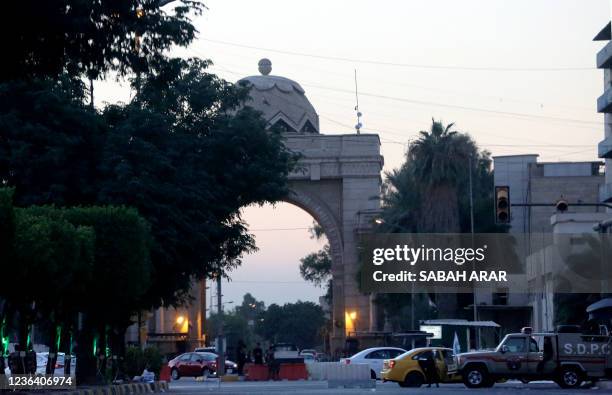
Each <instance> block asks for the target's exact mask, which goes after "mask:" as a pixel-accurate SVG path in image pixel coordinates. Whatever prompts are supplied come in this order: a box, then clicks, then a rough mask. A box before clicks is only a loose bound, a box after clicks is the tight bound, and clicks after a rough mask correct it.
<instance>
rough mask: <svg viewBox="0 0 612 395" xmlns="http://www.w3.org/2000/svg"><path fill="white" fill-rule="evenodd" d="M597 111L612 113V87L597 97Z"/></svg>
mask: <svg viewBox="0 0 612 395" xmlns="http://www.w3.org/2000/svg"><path fill="white" fill-rule="evenodd" d="M597 112H603V113H612V88H608V89H606V91H605V92H604V94H603V95H601V96H599V98H598V99H597Z"/></svg>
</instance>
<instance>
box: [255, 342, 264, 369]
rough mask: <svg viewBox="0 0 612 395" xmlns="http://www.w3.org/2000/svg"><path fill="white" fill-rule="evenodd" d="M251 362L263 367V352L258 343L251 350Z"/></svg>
mask: <svg viewBox="0 0 612 395" xmlns="http://www.w3.org/2000/svg"><path fill="white" fill-rule="evenodd" d="M253 362H254V363H255V365H263V350H262V349H261V344H260V343H259V342H258V343H257V344H256V345H255V348H254V349H253Z"/></svg>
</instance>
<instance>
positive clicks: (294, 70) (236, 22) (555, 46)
mask: <svg viewBox="0 0 612 395" xmlns="http://www.w3.org/2000/svg"><path fill="white" fill-rule="evenodd" d="M205 4H206V6H207V7H208V10H207V11H206V12H205V13H204V15H202V16H200V17H198V18H197V19H196V21H195V22H196V26H197V27H198V29H199V31H200V33H199V38H198V39H197V40H196V41H194V42H193V43H192V45H191V46H190V47H189V48H188V49H186V50H185V49H178V50H176V54H177V55H180V56H188V57H202V58H210V59H212V61H213V62H214V66H213V67H211V71H212V72H214V73H216V74H218V75H220V76H221V77H223V78H225V79H227V80H230V81H236V80H238V79H240V78H242V77H244V76H248V75H253V74H257V61H258V60H259V59H261V58H263V57H267V58H269V59H271V61H272V74H274V75H281V76H284V77H287V78H291V79H293V80H295V81H297V82H299V83H300V84H301V85H302V86H303V87H304V89H305V90H306V95H307V96H308V98H309V99H310V101H311V102H312V104H313V105H314V107H315V109H316V110H317V112H318V114H319V117H320V129H321V132H322V133H325V134H340V133H353V132H354V129H353V125H354V124H355V123H356V119H355V114H354V106H355V94H354V89H355V87H354V70H355V69H357V73H358V84H359V91H360V96H359V106H360V110H361V111H362V112H363V114H364V115H363V120H362V122H363V124H364V128H363V131H364V132H367V133H378V134H379V135H380V138H381V142H382V153H383V155H384V157H385V169H386V170H390V169H393V168H396V167H398V166H399V165H401V163H402V161H403V154H404V151H405V148H406V145H407V143H408V142H409V141H410V139H414V138H415V136H416V134H417V133H418V131H419V130H423V129H427V128H428V127H429V125H430V124H431V118H432V117H434V118H436V119H441V120H443V121H444V122H447V123H450V122H455V125H456V129H457V130H460V131H463V132H468V133H470V134H471V135H472V137H473V138H474V139H475V140H476V142H477V143H478V145H479V146H480V147H481V148H483V149H487V150H489V151H490V152H491V153H492V154H493V155H507V154H521V153H537V154H540V160H541V161H580V160H596V159H597V154H596V152H597V143H598V142H599V141H600V140H601V139H602V136H603V115H601V114H598V113H597V112H596V99H597V97H598V96H599V95H601V92H602V91H603V73H602V71H601V70H598V69H596V68H595V55H596V53H597V51H598V50H599V49H600V48H601V47H602V43H600V42H593V41H592V39H593V37H594V36H595V34H597V32H599V30H600V29H601V28H602V27H603V26H604V25H605V24H606V23H607V22H608V21H609V20H610V8H609V1H608V0H512V1H510V0H467V1H456V0H430V1H426V2H425V1H380V0H379V1H373V0H370V1H355V0H351V1H349V0H346V1H345V0H334V1H329V0H327V1H323V0H311V1H307V2H295V1H286V0H285V1H281V0H263V1H257V2H255V1H252V0H251V1H248V0H206V1H205ZM129 95H130V91H129V89H128V87H127V83H123V84H122V83H116V82H98V83H96V104H97V105H99V106H100V105H102V104H103V103H104V102H116V101H127V100H128V99H129ZM244 219H245V220H246V221H247V222H248V223H249V224H250V226H251V229H252V230H253V233H254V234H255V236H256V239H257V243H258V246H259V248H260V251H259V252H258V253H255V254H253V255H250V256H248V257H246V258H245V259H244V264H243V266H242V267H241V268H239V269H238V270H236V271H235V272H234V273H233V274H232V277H233V280H234V281H233V282H231V283H230V284H227V285H225V288H224V292H223V293H224V295H225V298H226V299H225V300H227V301H234V302H235V303H240V301H241V299H242V295H243V294H244V293H245V292H251V293H252V294H253V295H254V296H255V297H256V298H258V299H261V300H264V301H265V302H266V304H270V303H285V302H292V301H296V300H298V299H301V300H312V301H318V297H319V296H320V295H322V294H323V293H324V290H322V289H320V288H315V287H313V286H311V285H309V284H306V283H305V282H304V281H303V280H302V279H301V278H300V275H299V270H298V266H299V258H301V257H302V256H304V255H306V254H307V253H309V252H314V251H316V250H317V249H319V248H320V247H321V246H322V243H321V242H316V241H314V240H311V239H310V237H309V233H308V231H307V230H306V228H308V227H309V226H310V225H311V224H312V218H311V217H310V216H309V215H308V214H307V213H305V212H303V211H301V210H300V209H298V208H295V207H293V206H290V205H288V204H279V205H277V207H276V209H274V208H272V207H271V206H266V207H263V208H258V207H250V208H247V209H245V210H244ZM296 228H297V229H296Z"/></svg>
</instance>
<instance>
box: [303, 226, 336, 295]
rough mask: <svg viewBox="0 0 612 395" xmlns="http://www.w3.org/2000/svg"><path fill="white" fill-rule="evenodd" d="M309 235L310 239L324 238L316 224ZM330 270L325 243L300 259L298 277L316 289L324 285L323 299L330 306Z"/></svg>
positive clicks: (329, 252) (330, 264)
mask: <svg viewBox="0 0 612 395" xmlns="http://www.w3.org/2000/svg"><path fill="white" fill-rule="evenodd" d="M310 233H311V235H312V236H311V238H313V239H316V240H320V239H321V238H322V237H324V236H325V233H324V232H323V228H322V227H321V225H319V224H317V223H316V222H315V223H313V225H312V227H311V228H310ZM331 270H332V260H331V249H330V247H329V243H326V244H325V245H324V246H323V248H321V249H320V250H319V251H317V252H313V253H311V254H308V255H306V256H305V257H304V258H302V259H300V275H301V276H302V278H303V279H304V280H306V281H308V282H311V283H313V284H314V285H316V286H317V287H320V286H322V284H324V283H325V284H326V286H327V292H326V294H325V298H326V299H327V302H328V303H330V304H331V299H332V296H331V292H332V279H331Z"/></svg>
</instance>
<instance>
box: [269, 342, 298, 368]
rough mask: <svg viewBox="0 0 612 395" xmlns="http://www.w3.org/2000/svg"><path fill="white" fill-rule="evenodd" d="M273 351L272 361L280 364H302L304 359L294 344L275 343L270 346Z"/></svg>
mask: <svg viewBox="0 0 612 395" xmlns="http://www.w3.org/2000/svg"><path fill="white" fill-rule="evenodd" d="M272 350H273V351H274V359H275V360H277V361H279V362H281V363H283V362H284V363H292V362H303V361H304V357H303V356H301V355H300V352H299V350H298V348H297V346H296V345H295V344H291V343H276V344H274V345H272Z"/></svg>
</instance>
